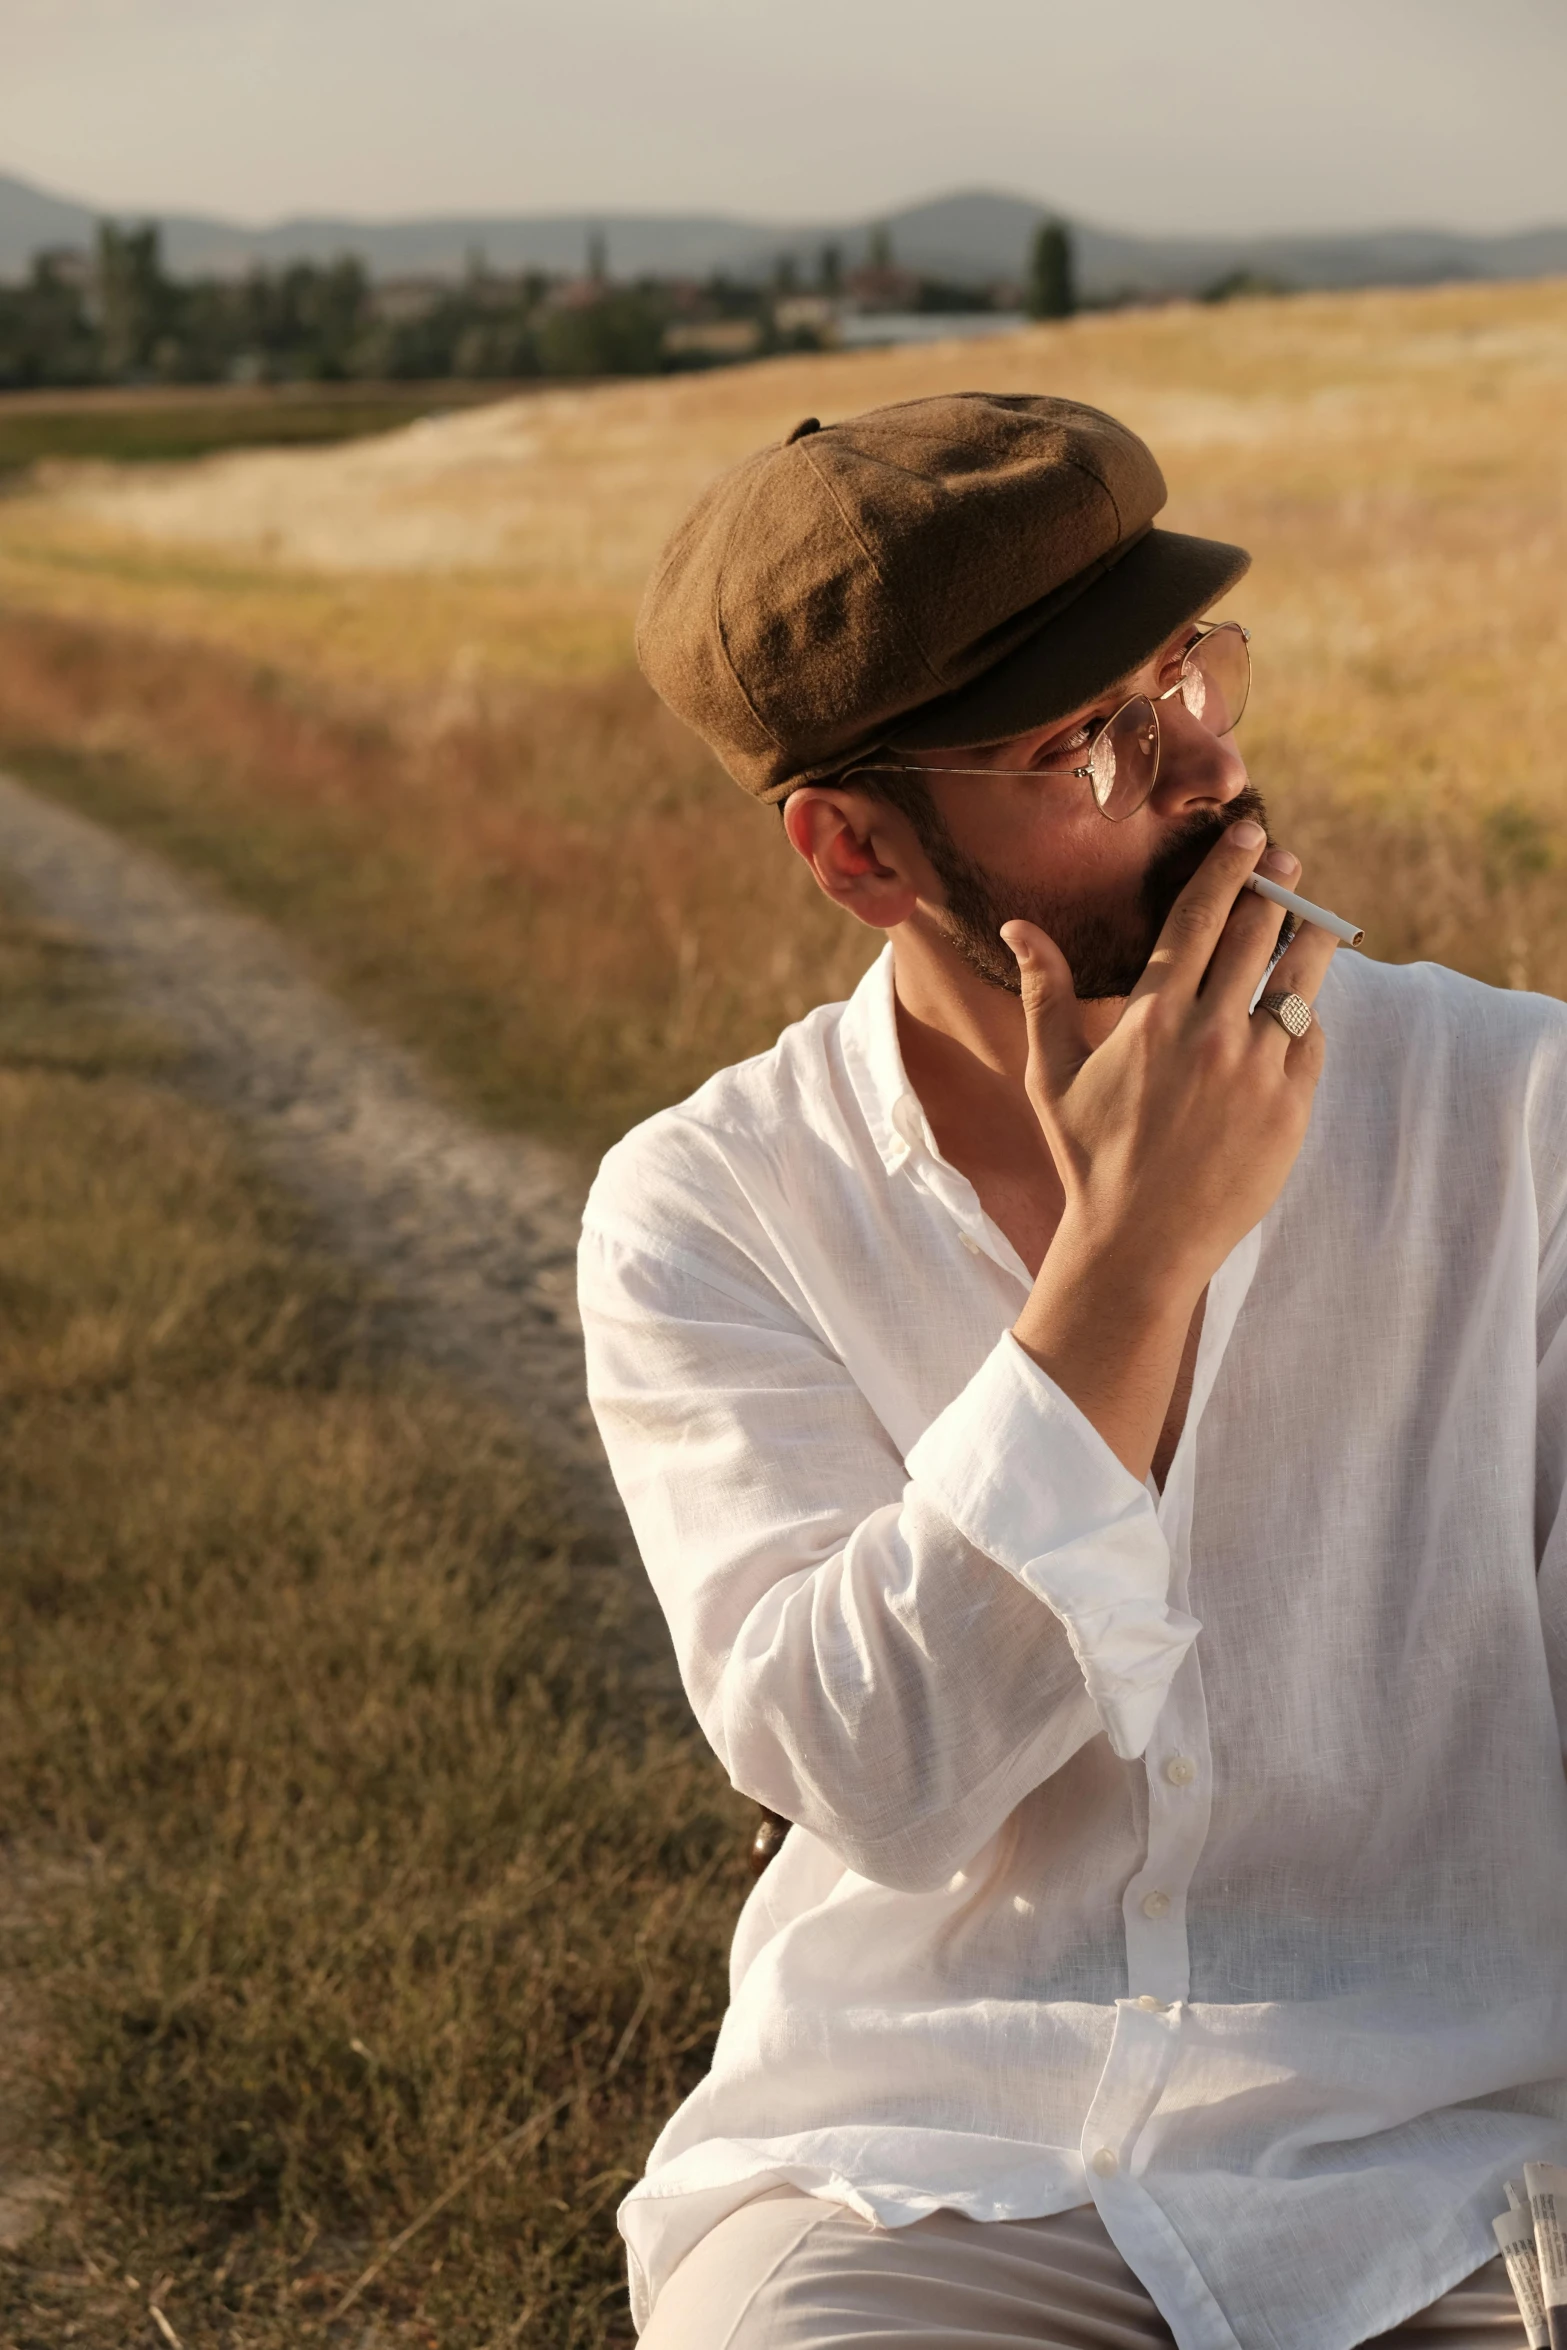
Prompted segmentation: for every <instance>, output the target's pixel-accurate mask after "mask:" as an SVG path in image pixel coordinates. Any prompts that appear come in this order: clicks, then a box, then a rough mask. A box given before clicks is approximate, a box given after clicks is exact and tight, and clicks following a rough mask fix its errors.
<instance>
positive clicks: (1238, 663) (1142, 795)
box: [1088, 621, 1251, 823]
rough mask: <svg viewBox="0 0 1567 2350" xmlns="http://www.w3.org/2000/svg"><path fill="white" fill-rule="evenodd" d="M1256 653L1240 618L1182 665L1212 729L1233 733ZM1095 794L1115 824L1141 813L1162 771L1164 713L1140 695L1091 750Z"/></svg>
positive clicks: (1193, 706) (1199, 715) (1187, 688)
mask: <svg viewBox="0 0 1567 2350" xmlns="http://www.w3.org/2000/svg"><path fill="white" fill-rule="evenodd" d="M1250 687H1251V654H1250V651H1249V649H1248V647H1247V643H1246V637H1245V632H1244V631H1243V630H1242V629H1241V628H1240V627H1239V626H1238V625H1237V623H1236V622H1234V621H1226V622H1225V623H1224V624H1223V625H1222V626H1221V627H1219V628H1214V629H1210V630H1209V632H1208V634H1207V635H1206V636H1203V637H1199V639H1198V640H1197V642H1196V644H1194V645H1193V646H1192V647H1191V649H1190V651H1189V652H1188V653H1187V655H1186V658H1185V660H1184V661H1183V662H1182V664H1181V679H1180V694H1181V700H1182V701H1183V702H1184V704H1185V705H1186V708H1187V709H1188V710H1189V711H1190V712H1191V715H1192V716H1193V717H1194V718H1196V719H1198V720H1199V721H1200V722H1201V724H1202V725H1204V726H1205V727H1207V729H1208V731H1209V733H1210V734H1220V735H1222V734H1228V733H1229V732H1230V729H1231V728H1232V727H1233V726H1234V725H1235V724H1236V722H1237V720H1238V719H1239V718H1240V715H1241V712H1242V711H1243V710H1244V709H1245V707H1246V696H1247V694H1248V692H1249V691H1250ZM1088 764H1089V770H1090V773H1091V776H1092V788H1093V794H1094V798H1095V799H1096V800H1097V802H1098V803H1099V807H1100V809H1101V811H1102V813H1103V814H1104V815H1106V816H1108V817H1109V818H1110V820H1111V822H1112V823H1119V822H1120V821H1121V819H1122V818H1123V817H1124V816H1132V815H1135V814H1136V812H1137V810H1138V809H1139V808H1140V807H1142V805H1143V803H1144V802H1145V801H1146V799H1147V797H1148V795H1149V793H1150V792H1151V791H1152V790H1153V787H1154V783H1155V780H1156V778H1157V776H1158V773H1159V714H1158V711H1157V710H1156V709H1155V707H1154V704H1153V702H1152V701H1151V700H1150V699H1149V697H1148V695H1147V694H1134V695H1133V696H1132V698H1131V700H1130V701H1129V702H1125V703H1123V704H1122V706H1121V708H1120V709H1119V710H1117V711H1116V712H1115V714H1114V715H1113V717H1111V718H1110V719H1109V720H1108V721H1107V722H1106V724H1105V725H1104V726H1103V727H1101V729H1100V731H1099V733H1098V735H1097V736H1096V737H1095V740H1094V746H1093V749H1092V750H1091V751H1090V752H1089V755H1088Z"/></svg>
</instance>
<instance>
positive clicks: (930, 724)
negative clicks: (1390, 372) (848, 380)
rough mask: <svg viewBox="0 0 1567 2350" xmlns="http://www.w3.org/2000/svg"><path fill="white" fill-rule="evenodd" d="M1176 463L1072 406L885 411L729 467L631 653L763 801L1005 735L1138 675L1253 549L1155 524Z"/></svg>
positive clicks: (670, 563)
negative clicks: (873, 764) (1165, 464)
mask: <svg viewBox="0 0 1567 2350" xmlns="http://www.w3.org/2000/svg"><path fill="white" fill-rule="evenodd" d="M1165 497H1166V491H1165V486H1164V476H1163V475H1162V474H1161V473H1160V471H1159V468H1158V466H1157V465H1156V464H1155V462H1154V459H1153V456H1152V454H1151V452H1150V451H1149V450H1148V448H1147V447H1146V446H1145V445H1144V443H1143V442H1142V441H1140V440H1139V439H1138V437H1137V435H1136V434H1135V433H1133V432H1128V430H1127V428H1126V426H1125V425H1124V424H1117V422H1116V421H1115V418H1114V417H1113V416H1106V415H1104V414H1102V413H1101V411H1100V410H1099V409H1097V408H1085V407H1082V406H1081V405H1080V404H1079V403H1078V402H1077V401H1075V400H1051V399H1046V398H1043V397H1037V398H1036V397H1034V396H1032V395H1024V394H1020V395H1013V394H1002V393H992V392H955V393H951V394H946V395H943V396H942V397H940V398H938V399H934V400H905V401H902V402H900V403H899V404H898V405H897V406H896V407H892V408H873V409H871V410H869V411H868V412H867V414H865V415H864V416H851V417H849V418H847V419H846V420H845V421H844V422H843V423H841V424H830V425H826V426H822V425H819V424H818V423H817V422H816V419H815V418H814V417H808V418H807V419H806V421H805V422H804V423H803V424H801V425H797V426H796V428H795V430H794V432H793V433H791V434H790V436H789V438H788V440H786V441H783V442H779V443H777V444H775V445H774V446H772V447H770V448H766V449H760V450H758V451H757V453H756V455H755V456H753V457H747V458H746V459H745V461H744V462H743V463H742V464H740V465H737V466H735V467H734V469H733V470H732V471H731V472H729V473H725V474H722V475H720V477H719V479H718V480H717V481H715V482H714V483H713V484H712V486H711V487H710V488H709V489H707V490H706V491H704V493H703V495H702V496H701V497H700V498H699V499H698V500H697V502H696V505H695V506H694V507H693V508H692V510H691V512H690V513H689V514H688V515H687V517H686V519H685V521H684V522H683V523H682V524H681V525H680V528H679V529H678V530H677V531H676V532H675V535H674V537H673V538H672V539H671V540H670V542H669V545H668V546H667V547H666V548H665V550H664V553H663V556H662V557H661V559H660V561H659V564H658V567H657V569H656V570H655V572H654V574H653V577H652V579H651V581H650V582H649V584H648V589H647V593H646V595H645V596H644V597H643V600H642V610H641V614H640V616H639V618H638V621H637V655H638V658H639V660H640V661H641V663H642V667H643V669H644V671H645V672H646V674H647V676H648V678H649V680H650V682H651V683H652V685H653V686H654V688H655V689H656V690H657V692H658V693H659V694H660V695H661V696H662V697H663V699H664V700H665V701H666V702H667V703H668V704H669V707H670V708H671V709H672V710H673V711H675V712H676V714H677V715H678V716H679V717H681V718H683V719H685V721H686V722H687V724H688V725H690V726H692V727H694V728H695V729H696V732H697V733H698V734H699V735H701V736H702V738H703V740H704V741H705V742H707V743H709V744H710V745H711V746H712V748H713V749H714V750H715V751H716V752H717V754H718V756H719V758H720V759H722V761H723V763H724V765H725V766H726V767H727V768H728V770H729V772H730V774H731V775H732V776H733V777H734V779H735V781H736V782H737V783H739V784H743V785H744V787H745V789H746V790H747V791H749V792H754V793H755V794H756V796H757V798H758V799H763V800H781V799H782V798H783V797H784V795H785V794H786V793H787V792H789V791H791V790H792V789H793V788H794V786H795V785H796V784H799V783H808V782H810V781H812V780H813V779H814V778H818V777H821V776H827V775H835V774H838V773H840V772H841V771H842V769H843V768H845V767H846V766H848V765H850V764H851V763H852V762H853V761H854V760H855V759H858V758H864V757H867V756H869V755H870V754H871V753H872V752H874V751H876V750H878V749H883V748H896V749H915V748H929V749H935V748H950V747H953V746H956V745H960V744H971V743H972V744H978V743H995V742H1005V741H1006V740H1007V739H1008V737H1009V736H1011V735H1014V734H1023V733H1026V732H1027V731H1028V730H1029V729H1030V728H1031V727H1036V726H1048V725H1049V724H1050V722H1051V721H1052V720H1053V719H1056V718H1061V717H1064V716H1065V715H1066V713H1067V712H1068V711H1069V710H1072V709H1075V708H1076V707H1077V706H1078V705H1079V704H1080V703H1082V702H1086V701H1089V700H1091V699H1092V697H1093V696H1094V695H1096V694H1099V693H1103V691H1104V690H1105V688H1106V687H1107V686H1110V685H1113V684H1114V683H1115V682H1116V680H1117V679H1118V678H1121V677H1125V676H1126V675H1127V674H1128V673H1129V672H1130V671H1131V670H1133V669H1137V668H1140V667H1141V665H1142V663H1143V662H1144V661H1146V660H1147V659H1148V658H1149V656H1150V655H1151V654H1152V653H1155V652H1157V650H1158V649H1159V647H1160V645H1161V644H1163V642H1164V641H1165V639H1166V637H1168V636H1169V635H1170V634H1171V633H1172V631H1173V630H1175V629H1177V628H1179V627H1180V625H1181V623H1182V622H1183V621H1185V620H1191V619H1194V618H1195V617H1196V615H1197V614H1198V613H1199V612H1202V611H1205V610H1206V609H1207V607H1208V605H1210V604H1211V603H1213V602H1215V600H1216V599H1217V598H1218V597H1219V596H1221V595H1222V594H1223V593H1224V591H1225V589H1226V588H1229V587H1232V586H1233V585H1234V583H1235V582H1236V580H1238V579H1239V578H1240V576H1241V574H1242V573H1243V572H1244V571H1245V570H1246V568H1247V566H1248V564H1249V562H1250V560H1251V558H1250V557H1249V556H1248V555H1247V554H1246V553H1245V551H1244V549H1242V548H1240V547H1229V546H1225V545H1223V544H1222V543H1221V542H1220V541H1219V540H1217V539H1197V538H1184V537H1182V536H1180V535H1179V534H1178V533H1177V532H1175V531H1168V530H1155V529H1154V528H1153V527H1152V524H1153V518H1154V516H1155V515H1156V514H1157V513H1158V512H1159V509H1160V508H1161V506H1163V504H1164V502H1165Z"/></svg>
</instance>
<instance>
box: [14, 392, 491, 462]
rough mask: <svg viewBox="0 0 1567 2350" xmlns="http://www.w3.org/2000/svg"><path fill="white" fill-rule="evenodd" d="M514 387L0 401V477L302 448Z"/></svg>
mask: <svg viewBox="0 0 1567 2350" xmlns="http://www.w3.org/2000/svg"><path fill="white" fill-rule="evenodd" d="M515 388H516V387H515V386H512V385H500V384H486V385H483V386H479V385H473V384H460V383H416V384H354V385H345V386H343V387H342V388H341V389H338V388H337V387H331V388H326V387H320V386H311V387H309V388H305V387H299V386H287V387H282V388H279V389H276V390H267V389H257V390H255V391H253V392H250V391H247V392H241V393H232V392H222V391H215V392H213V393H211V394H210V395H208V396H207V397H205V398H203V397H202V396H201V395H200V394H199V393H198V394H194V395H193V394H191V393H189V392H179V393H169V394H164V395H162V396H160V395H159V394H157V393H129V392H128V393H121V394H118V395H116V394H112V393H111V394H98V395H93V394H87V395H83V394H75V395H72V394H69V393H66V394H62V395H60V397H59V398H58V399H57V400H54V401H51V400H49V399H48V397H47V396H46V395H42V394H39V393H36V392H27V393H22V394H19V395H11V396H10V397H7V396H6V395H4V394H0V473H5V472H14V471H16V470H17V469H18V468H21V467H24V466H29V465H36V464H39V463H40V462H41V461H42V460H44V459H46V458H57V457H66V458H71V457H75V458H96V459H100V460H108V461H111V462H113V463H115V464H119V465H134V464H148V463H161V464H169V463H173V462H174V461H176V460H177V459H180V458H186V457H210V456H212V455H214V454H216V453H217V452H218V451H219V450H222V449H263V448H289V447H308V446H310V445H312V444H316V443H327V442H331V441H351V440H362V439H363V438H364V437H365V436H366V435H367V434H369V433H378V432H391V431H393V430H394V429H395V428H396V427H397V426H398V425H403V424H411V423H412V422H413V421H414V419H415V418H416V417H420V416H433V415H440V414H443V413H444V412H445V411H447V410H449V409H453V408H468V407H472V406H474V405H475V404H476V403H478V402H480V401H483V400H495V399H501V398H503V397H505V396H506V394H507V393H508V392H510V391H512V390H514V389H515Z"/></svg>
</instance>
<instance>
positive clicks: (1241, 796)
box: [1138, 783, 1273, 945]
mask: <svg viewBox="0 0 1567 2350" xmlns="http://www.w3.org/2000/svg"><path fill="white" fill-rule="evenodd" d="M1248 818H1249V819H1250V821H1251V822H1252V823H1253V824H1260V825H1261V826H1262V829H1263V831H1264V832H1265V833H1267V835H1268V842H1269V845H1270V846H1271V845H1272V841H1273V834H1272V832H1271V830H1270V829H1269V825H1268V811H1267V808H1266V807H1265V805H1264V804H1263V797H1262V794H1261V792H1260V791H1258V790H1257V788H1256V786H1255V785H1254V784H1250V783H1248V784H1247V786H1246V788H1245V789H1244V791H1239V792H1237V793H1236V795H1235V797H1234V799H1233V800H1228V801H1226V803H1225V805H1224V806H1223V807H1222V808H1215V809H1213V810H1211V811H1210V812H1209V813H1208V814H1207V815H1204V816H1194V817H1193V818H1192V819H1191V821H1190V823H1188V824H1185V825H1183V826H1182V828H1181V830H1180V831H1179V832H1178V833H1176V834H1175V835H1174V836H1173V838H1171V839H1170V840H1167V841H1166V842H1165V844H1164V847H1163V848H1162V849H1161V850H1160V851H1159V853H1158V855H1157V856H1155V857H1153V858H1151V859H1150V860H1149V863H1148V867H1147V870H1146V871H1145V872H1144V874H1143V879H1142V886H1141V888H1140V889H1139V891H1138V897H1139V899H1140V901H1141V905H1142V911H1143V914H1144V916H1145V918H1146V919H1147V921H1148V922H1149V923H1151V924H1152V927H1153V935H1154V936H1155V937H1157V935H1158V933H1159V932H1160V931H1161V930H1162V929H1163V928H1164V925H1165V923H1166V922H1167V921H1168V919H1169V915H1170V909H1171V907H1172V906H1173V905H1174V904H1175V901H1176V899H1177V898H1178V897H1179V896H1180V894H1181V892H1182V890H1183V889H1184V888H1185V887H1186V884H1187V883H1188V882H1189V881H1190V880H1191V878H1192V875H1193V874H1194V873H1195V872H1196V870H1197V868H1198V866H1199V865H1200V864H1201V863H1202V861H1203V859H1204V857H1206V856H1207V854H1208V852H1209V850H1210V849H1211V848H1212V847H1213V844H1214V842H1215V841H1216V840H1217V839H1218V838H1219V836H1220V835H1221V833H1225V832H1228V831H1229V829H1230V826H1231V825H1232V824H1242V823H1244V822H1245V821H1246V820H1247V819H1248ZM1150 945H1151V942H1150Z"/></svg>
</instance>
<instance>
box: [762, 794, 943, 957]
mask: <svg viewBox="0 0 1567 2350" xmlns="http://www.w3.org/2000/svg"><path fill="white" fill-rule="evenodd" d="M783 820H784V830H785V831H786V832H787V833H788V835H789V845H790V846H791V848H793V849H795V850H796V851H797V852H798V854H799V855H800V856H802V857H803V858H804V859H805V862H806V863H807V865H809V867H810V868H811V872H812V874H813V876H814V877H815V881H816V885H817V887H818V889H820V890H821V891H823V892H824V894H825V895H826V896H827V897H830V898H831V899H832V901H833V904H834V905H835V906H842V907H843V909H844V911H845V912H846V913H849V914H852V915H853V916H854V917H855V919H856V921H859V922H865V923H868V924H869V925H870V927H871V928H872V929H873V930H892V929H894V928H895V927H896V926H897V924H898V923H900V922H906V921H907V920H908V918H909V916H910V915H911V914H912V913H913V911H914V909H915V907H916V906H917V905H918V903H919V890H918V887H917V886H916V881H915V876H914V874H913V872H912V870H911V869H910V868H911V867H912V865H913V864H914V862H915V859H914V857H913V855H912V854H911V851H912V850H913V848H914V842H913V835H912V834H911V833H910V831H909V827H908V825H907V823H906V822H905V821H904V819H903V818H902V817H901V816H899V815H898V813H897V812H896V810H895V809H892V808H889V807H887V806H885V805H884V804H883V802H881V801H880V800H876V799H873V798H872V797H871V795H870V793H869V792H857V791H850V790H846V789H844V788H842V787H841V786H840V787H834V786H829V785H826V784H817V783H807V784H802V785H801V787H800V789H799V790H798V791H796V792H791V793H790V795H789V797H788V799H787V800H786V801H785V803H784V812H783Z"/></svg>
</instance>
